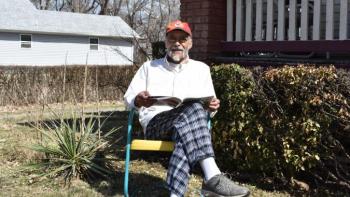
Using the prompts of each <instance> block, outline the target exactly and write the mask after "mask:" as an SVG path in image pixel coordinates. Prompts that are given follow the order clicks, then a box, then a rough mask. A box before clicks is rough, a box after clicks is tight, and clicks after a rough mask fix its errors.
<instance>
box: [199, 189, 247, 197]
mask: <svg viewBox="0 0 350 197" xmlns="http://www.w3.org/2000/svg"><path fill="white" fill-rule="evenodd" d="M249 194H250V193H249V192H248V193H246V194H238V195H234V196H223V195H220V194H217V193H214V192H211V191H208V190H204V189H202V190H201V197H247V196H249Z"/></svg>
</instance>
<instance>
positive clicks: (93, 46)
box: [89, 37, 100, 51]
mask: <svg viewBox="0 0 350 197" xmlns="http://www.w3.org/2000/svg"><path fill="white" fill-rule="evenodd" d="M93 39H96V40H97V44H96V43H91V40H93ZM99 45H100V39H99V38H98V37H89V49H90V51H98V50H99V48H100V47H99Z"/></svg>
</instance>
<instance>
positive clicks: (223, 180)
mask: <svg viewBox="0 0 350 197" xmlns="http://www.w3.org/2000/svg"><path fill="white" fill-rule="evenodd" d="M249 194H250V192H249V190H248V189H247V188H245V187H242V186H239V185H236V184H235V183H233V181H231V180H230V179H229V178H227V177H226V176H225V175H223V174H218V175H216V176H214V177H213V178H211V179H210V180H209V181H207V182H206V183H204V182H203V184H202V196H206V197H209V196H210V197H246V196H249Z"/></svg>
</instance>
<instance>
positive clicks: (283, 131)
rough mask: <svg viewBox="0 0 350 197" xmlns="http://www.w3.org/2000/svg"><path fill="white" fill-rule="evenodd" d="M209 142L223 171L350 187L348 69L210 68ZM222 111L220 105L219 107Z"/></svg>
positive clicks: (349, 94)
mask: <svg viewBox="0 0 350 197" xmlns="http://www.w3.org/2000/svg"><path fill="white" fill-rule="evenodd" d="M212 75H213V81H214V86H215V89H216V93H217V96H218V98H219V99H220V100H221V110H219V112H218V113H217V115H216V116H215V118H214V120H213V142H214V146H215V149H216V150H217V151H218V150H220V151H218V153H220V152H221V153H222V154H220V155H218V158H219V159H220V158H221V164H222V165H223V166H224V167H225V168H226V169H227V170H231V171H234V170H237V169H238V170H241V171H247V172H251V173H258V174H261V175H267V176H273V177H275V178H279V179H284V180H287V181H289V180H292V179H293V178H295V177H297V176H299V175H300V174H304V175H305V174H306V175H308V177H309V178H310V180H308V181H311V183H315V184H316V183H325V184H329V185H337V186H339V187H341V188H345V189H350V173H349V172H350V166H349V164H350V157H349V155H350V146H349V144H350V84H349V83H350V74H349V72H348V71H346V70H337V69H335V68H334V67H333V66H329V67H313V66H303V65H299V66H297V67H291V66H285V67H282V68H269V69H265V70H263V69H254V70H248V69H245V68H242V67H240V66H239V65H234V64H233V65H218V66H214V67H213V68H212ZM223 109H224V110H223Z"/></svg>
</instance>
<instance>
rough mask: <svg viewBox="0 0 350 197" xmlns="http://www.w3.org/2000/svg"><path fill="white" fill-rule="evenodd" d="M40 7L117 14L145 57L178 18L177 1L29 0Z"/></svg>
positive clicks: (178, 0) (43, 8)
mask: <svg viewBox="0 0 350 197" xmlns="http://www.w3.org/2000/svg"><path fill="white" fill-rule="evenodd" d="M31 1H32V2H33V4H34V5H35V6H36V7H37V8H38V9H42V10H57V11H67V12H78V13H89V14H98V15H110V16H120V17H121V18H123V19H124V20H125V22H126V23H128V25H129V26H130V27H131V28H133V29H134V30H135V31H136V32H137V33H138V34H139V35H140V37H141V38H142V39H141V40H138V41H137V42H136V44H137V45H138V47H139V48H140V52H141V53H142V54H144V55H146V56H149V54H151V49H152V47H151V44H152V43H153V42H159V41H162V40H164V36H165V35H164V34H165V26H166V24H167V23H169V21H171V20H174V19H177V18H179V15H180V0H31Z"/></svg>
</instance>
